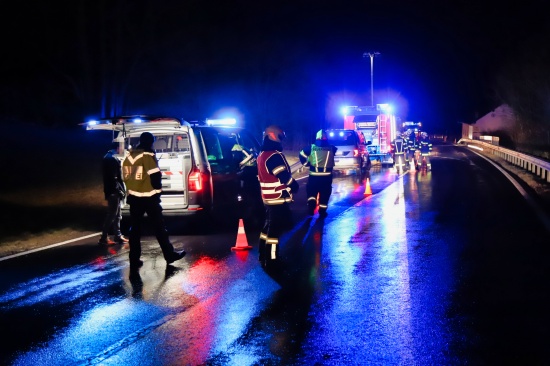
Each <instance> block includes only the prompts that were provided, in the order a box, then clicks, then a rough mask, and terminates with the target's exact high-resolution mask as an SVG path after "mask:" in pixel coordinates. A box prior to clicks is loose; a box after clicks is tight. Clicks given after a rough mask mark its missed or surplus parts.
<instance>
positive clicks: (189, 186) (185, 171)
mask: <svg viewBox="0 0 550 366" xmlns="http://www.w3.org/2000/svg"><path fill="white" fill-rule="evenodd" d="M82 125H85V126H86V129H87V130H90V131H94V130H107V131H113V133H115V134H116V136H114V141H115V142H118V143H119V150H118V152H119V153H118V154H117V157H118V158H119V159H120V160H121V161H122V160H123V159H124V158H125V156H126V155H127V154H128V150H129V149H131V148H132V147H135V146H137V144H138V143H139V136H140V135H141V134H142V133H143V132H145V131H147V132H150V133H152V134H153V135H154V136H155V143H154V145H153V149H154V150H155V153H156V157H157V160H158V164H159V168H160V170H161V174H162V196H161V206H162V208H163V213H164V214H165V215H199V214H204V213H212V211H213V210H214V209H216V210H224V209H225V208H235V206H236V205H237V204H238V203H239V201H241V200H242V197H243V195H242V194H241V192H240V187H241V186H242V185H241V184H240V181H239V175H238V174H239V164H238V161H236V159H237V160H238V157H237V158H236V157H235V156H234V155H235V151H232V149H233V146H235V144H238V145H240V146H241V147H243V148H244V149H245V150H246V151H248V152H249V153H250V154H252V155H254V156H257V154H259V150H260V145H259V143H258V141H257V140H256V139H255V138H254V136H253V135H252V134H251V133H250V132H249V131H247V130H246V129H244V128H241V127H238V126H236V121H235V120H234V119H217V120H213V119H207V120H206V121H204V122H202V123H199V122H195V123H189V122H187V121H183V120H180V119H178V118H173V117H157V116H142V115H139V116H122V117H113V118H106V119H101V120H98V121H90V122H87V123H83V124H82ZM258 185H259V183H258ZM258 191H259V190H258ZM258 200H259V201H260V202H261V197H258ZM122 213H123V215H128V213H129V207H128V205H124V206H123V208H122Z"/></svg>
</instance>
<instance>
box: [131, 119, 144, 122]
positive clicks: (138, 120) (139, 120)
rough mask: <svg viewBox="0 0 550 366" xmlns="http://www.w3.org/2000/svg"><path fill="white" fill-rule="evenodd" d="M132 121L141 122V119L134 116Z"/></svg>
mask: <svg viewBox="0 0 550 366" xmlns="http://www.w3.org/2000/svg"><path fill="white" fill-rule="evenodd" d="M132 122H134V123H141V122H143V120H142V119H141V118H134V120H133V121H132Z"/></svg>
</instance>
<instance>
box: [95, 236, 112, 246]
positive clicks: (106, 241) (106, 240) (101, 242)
mask: <svg viewBox="0 0 550 366" xmlns="http://www.w3.org/2000/svg"><path fill="white" fill-rule="evenodd" d="M97 244H99V245H113V244H115V242H114V241H112V240H111V239H109V237H101V238H99V241H98V242H97Z"/></svg>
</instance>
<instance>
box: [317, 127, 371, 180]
mask: <svg viewBox="0 0 550 366" xmlns="http://www.w3.org/2000/svg"><path fill="white" fill-rule="evenodd" d="M327 137H328V142H329V143H330V144H331V145H334V146H336V148H337V149H338V150H337V151H336V154H335V157H334V168H333V170H334V171H337V172H341V173H344V174H348V173H355V174H365V173H366V172H367V171H369V170H370V167H371V161H370V158H369V152H368V150H367V145H369V143H367V142H366V141H365V137H364V136H363V134H362V133H361V132H359V131H357V130H346V129H330V130H327Z"/></svg>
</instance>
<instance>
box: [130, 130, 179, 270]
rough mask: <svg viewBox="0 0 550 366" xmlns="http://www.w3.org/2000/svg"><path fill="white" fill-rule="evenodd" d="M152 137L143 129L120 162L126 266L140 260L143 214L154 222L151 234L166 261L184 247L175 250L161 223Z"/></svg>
mask: <svg viewBox="0 0 550 366" xmlns="http://www.w3.org/2000/svg"><path fill="white" fill-rule="evenodd" d="M154 142H155V137H154V136H153V134H152V133H150V132H143V133H142V134H141V135H140V137H139V144H138V145H137V146H136V148H135V149H132V150H131V151H130V154H129V155H127V156H126V157H125V159H124V161H123V162H122V173H123V175H122V177H123V179H124V182H125V183H126V188H127V192H128V198H127V199H126V202H127V203H128V204H129V205H130V221H131V227H130V234H129V245H130V268H131V269H134V268H139V267H141V266H142V265H143V262H142V261H141V259H140V257H141V231H142V223H143V218H144V215H145V214H147V217H148V218H149V220H150V222H151V223H152V224H153V226H154V230H155V236H156V238H157V241H158V243H159V245H160V248H161V249H162V254H163V255H164V259H165V260H166V263H167V264H171V263H172V262H175V261H177V260H179V259H181V258H183V257H184V256H185V251H184V250H182V251H179V252H176V251H175V250H174V247H173V245H172V243H171V242H170V238H169V236H168V231H167V230H166V226H165V224H164V217H163V215H162V207H161V205H160V195H161V193H162V183H161V179H162V176H161V172H160V169H159V166H158V162H157V158H156V156H155V152H154V150H153V143H154Z"/></svg>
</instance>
